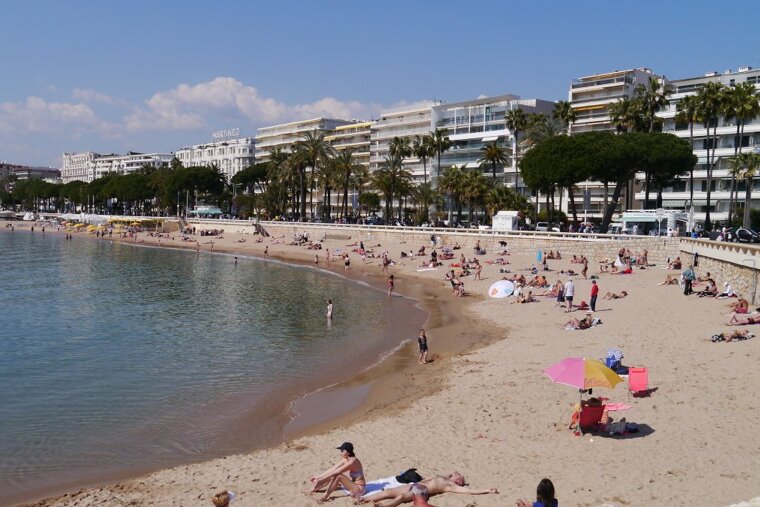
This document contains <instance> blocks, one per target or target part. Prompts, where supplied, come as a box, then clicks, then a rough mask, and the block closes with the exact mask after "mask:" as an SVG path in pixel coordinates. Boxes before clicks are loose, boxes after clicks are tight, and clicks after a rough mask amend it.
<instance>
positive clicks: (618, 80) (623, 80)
mask: <svg viewBox="0 0 760 507" xmlns="http://www.w3.org/2000/svg"><path fill="white" fill-rule="evenodd" d="M631 83H633V79H632V78H630V77H614V78H607V79H597V80H594V81H581V80H579V79H573V81H572V83H571V85H570V87H571V88H572V89H573V90H576V89H579V88H590V87H592V86H607V85H622V84H631Z"/></svg>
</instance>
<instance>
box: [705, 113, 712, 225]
mask: <svg viewBox="0 0 760 507" xmlns="http://www.w3.org/2000/svg"><path fill="white" fill-rule="evenodd" d="M711 145H712V142H711V136H710V123H709V120H708V123H707V209H706V210H705V230H707V229H710V230H712V220H710V194H711V193H712V192H711V188H712V163H711V161H710V146H711Z"/></svg>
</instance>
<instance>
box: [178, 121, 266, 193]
mask: <svg viewBox="0 0 760 507" xmlns="http://www.w3.org/2000/svg"><path fill="white" fill-rule="evenodd" d="M235 130H237V129H235ZM255 151H256V139H255V138H253V137H239V138H231V139H223V140H218V141H214V142H211V143H205V144H196V145H193V146H187V147H184V148H180V149H178V150H177V151H176V152H175V156H176V157H177V159H178V160H179V161H180V162H182V165H183V166H184V167H191V166H209V165H215V166H216V167H218V168H219V171H220V172H221V173H222V174H224V176H225V177H226V178H227V181H229V180H230V179H231V178H232V177H233V176H234V175H235V174H236V173H238V172H240V171H242V170H243V169H245V168H246V167H248V166H250V165H253V163H254V162H255V157H256V154H255Z"/></svg>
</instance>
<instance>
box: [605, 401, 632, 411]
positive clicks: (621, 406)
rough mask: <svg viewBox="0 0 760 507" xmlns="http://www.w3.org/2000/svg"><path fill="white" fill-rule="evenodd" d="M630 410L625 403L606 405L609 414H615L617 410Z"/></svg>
mask: <svg viewBox="0 0 760 507" xmlns="http://www.w3.org/2000/svg"><path fill="white" fill-rule="evenodd" d="M629 408H631V406H630V405H626V404H625V403H608V404H607V410H608V411H610V412H617V411H619V410H628V409H629Z"/></svg>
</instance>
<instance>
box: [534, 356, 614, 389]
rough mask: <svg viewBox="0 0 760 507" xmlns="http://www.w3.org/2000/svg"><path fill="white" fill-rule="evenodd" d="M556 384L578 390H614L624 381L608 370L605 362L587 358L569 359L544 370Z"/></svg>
mask: <svg viewBox="0 0 760 507" xmlns="http://www.w3.org/2000/svg"><path fill="white" fill-rule="evenodd" d="M544 373H545V374H546V375H547V376H548V377H549V378H550V379H552V382H554V383H555V384H565V385H567V386H571V387H577V388H578V389H581V390H584V389H590V388H592V387H605V388H607V389H614V388H615V386H616V385H617V384H619V383H620V382H622V381H623V379H622V378H620V375H618V374H617V373H615V372H614V371H612V370H611V369H609V368H607V366H605V365H604V363H603V362H601V361H599V360H596V359H586V358H585V357H568V358H567V359H563V360H562V361H560V362H559V363H556V364H553V365H551V366H550V367H548V368H547V369H546V370H544Z"/></svg>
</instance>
